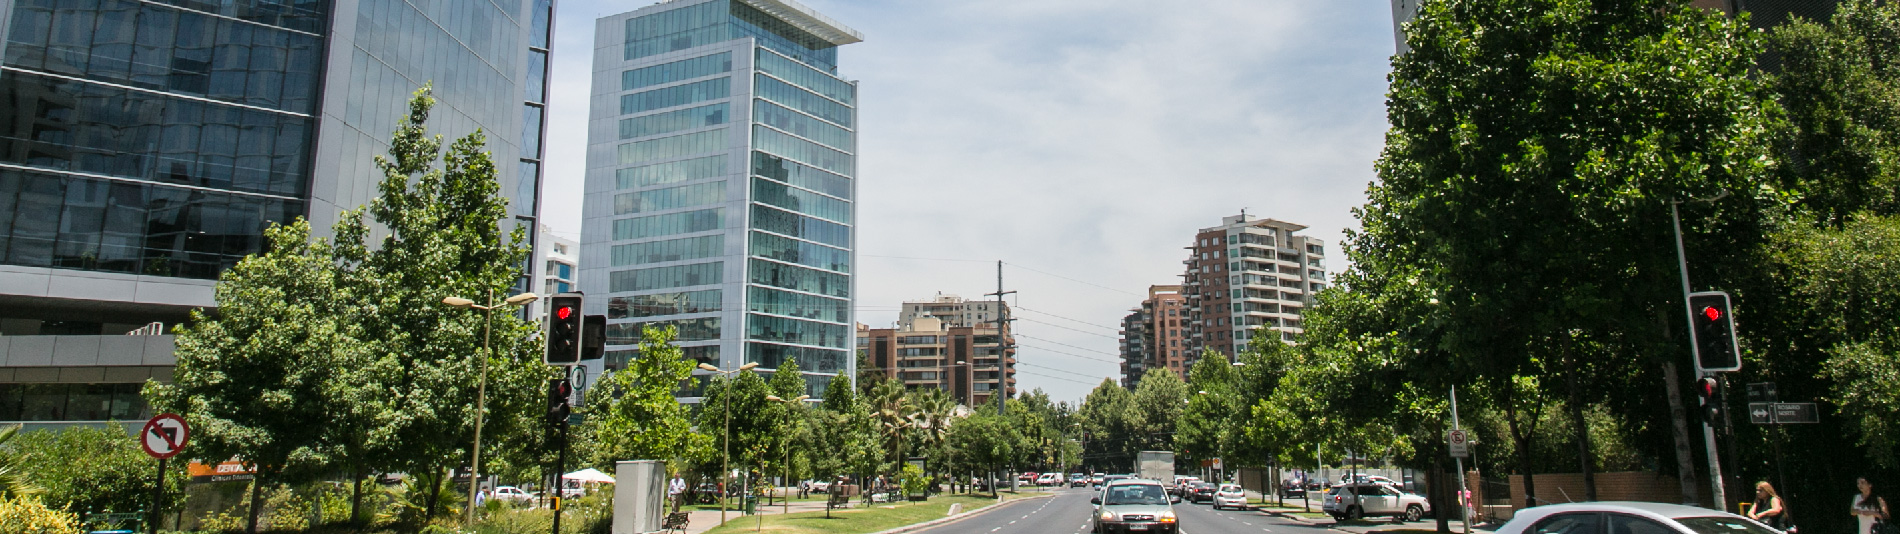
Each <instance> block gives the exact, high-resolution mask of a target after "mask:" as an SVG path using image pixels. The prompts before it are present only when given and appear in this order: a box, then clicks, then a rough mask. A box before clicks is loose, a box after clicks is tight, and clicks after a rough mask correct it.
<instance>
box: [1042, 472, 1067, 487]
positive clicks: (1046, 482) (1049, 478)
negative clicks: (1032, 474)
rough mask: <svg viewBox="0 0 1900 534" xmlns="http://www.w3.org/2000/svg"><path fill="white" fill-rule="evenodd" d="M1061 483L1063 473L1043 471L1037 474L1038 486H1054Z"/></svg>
mask: <svg viewBox="0 0 1900 534" xmlns="http://www.w3.org/2000/svg"><path fill="white" fill-rule="evenodd" d="M1061 483H1062V475H1058V474H1055V473H1043V474H1040V475H1036V485H1037V486H1054V485H1056V484H1061Z"/></svg>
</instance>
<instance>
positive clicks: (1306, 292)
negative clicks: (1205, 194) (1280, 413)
mask: <svg viewBox="0 0 1900 534" xmlns="http://www.w3.org/2000/svg"><path fill="white" fill-rule="evenodd" d="M1305 229H1306V227H1305V226H1302V225H1299V224H1294V223H1290V222H1286V221H1281V220H1277V219H1262V218H1258V217H1254V216H1252V215H1247V214H1245V213H1242V214H1240V215H1236V216H1232V217H1224V218H1222V219H1221V224H1220V226H1214V227H1210V228H1202V229H1201V230H1200V231H1199V232H1197V233H1195V236H1194V243H1193V244H1192V245H1190V246H1188V247H1187V250H1188V259H1187V260H1185V261H1183V262H1181V263H1182V264H1183V265H1184V266H1186V267H1187V272H1186V273H1185V274H1183V275H1182V278H1183V282H1184V283H1183V284H1182V287H1181V291H1182V295H1183V296H1184V297H1185V299H1186V301H1187V303H1186V307H1187V315H1188V317H1187V319H1188V320H1187V321H1185V322H1184V323H1183V324H1184V330H1185V335H1186V342H1185V343H1183V344H1184V345H1185V347H1184V348H1185V349H1186V350H1185V351H1184V352H1183V356H1184V358H1183V361H1182V362H1181V365H1182V366H1183V368H1186V367H1192V366H1193V365H1194V362H1195V361H1197V360H1198V359H1199V356H1200V354H1201V352H1202V351H1204V350H1212V351H1214V352H1218V353H1220V354H1223V355H1227V356H1229V357H1231V356H1233V355H1234V354H1236V353H1237V352H1238V351H1244V350H1246V349H1247V346H1248V345H1249V344H1252V343H1266V342H1284V343H1291V342H1294V341H1297V340H1298V339H1299V335H1300V333H1301V332H1304V331H1305V330H1304V329H1303V328H1302V326H1301V323H1300V317H1301V313H1302V312H1304V311H1305V310H1306V307H1307V306H1308V305H1309V304H1311V302H1312V298H1313V294H1314V293H1317V292H1319V290H1321V289H1324V288H1325V287H1326V284H1327V279H1326V244H1325V243H1324V242H1323V241H1321V240H1319V239H1316V238H1312V237H1307V236H1304V235H1300V234H1299V232H1300V231H1301V230H1305Z"/></svg>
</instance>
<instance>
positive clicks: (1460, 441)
mask: <svg viewBox="0 0 1900 534" xmlns="http://www.w3.org/2000/svg"><path fill="white" fill-rule="evenodd" d="M1470 441H1471V438H1470V437H1469V436H1467V435H1465V431H1463V430H1453V431H1451V446H1453V447H1463V446H1465V444H1467V443H1470Z"/></svg>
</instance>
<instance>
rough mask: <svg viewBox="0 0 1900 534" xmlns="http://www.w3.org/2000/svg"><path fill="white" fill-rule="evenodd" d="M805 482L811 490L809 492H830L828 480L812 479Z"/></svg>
mask: <svg viewBox="0 0 1900 534" xmlns="http://www.w3.org/2000/svg"><path fill="white" fill-rule="evenodd" d="M806 484H807V487H808V488H809V489H810V490H811V492H812V493H829V492H831V483H830V482H826V481H823V480H813V481H809V482H806Z"/></svg>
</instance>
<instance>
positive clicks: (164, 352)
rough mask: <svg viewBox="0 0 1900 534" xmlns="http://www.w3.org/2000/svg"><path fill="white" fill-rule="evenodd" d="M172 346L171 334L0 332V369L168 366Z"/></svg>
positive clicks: (172, 360)
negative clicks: (30, 333)
mask: <svg viewBox="0 0 1900 534" xmlns="http://www.w3.org/2000/svg"><path fill="white" fill-rule="evenodd" d="M173 348H174V347H173V339H172V336H0V370H4V369H5V368H8V367H106V366H170V365H174V364H176V363H178V358H177V356H175V355H173V354H172V349H173ZM5 381H14V382H24V381H26V380H5Z"/></svg>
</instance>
